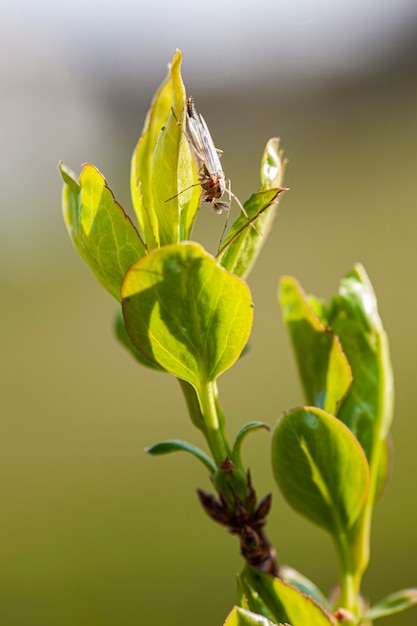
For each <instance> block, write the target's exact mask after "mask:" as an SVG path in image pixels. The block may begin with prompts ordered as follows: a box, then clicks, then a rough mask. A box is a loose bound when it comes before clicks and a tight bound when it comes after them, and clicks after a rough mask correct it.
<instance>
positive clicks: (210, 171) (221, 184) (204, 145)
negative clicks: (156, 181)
mask: <svg viewBox="0 0 417 626" xmlns="http://www.w3.org/2000/svg"><path fill="white" fill-rule="evenodd" d="M174 115H175V114H174ZM186 130H187V134H186V137H187V140H188V143H189V145H190V148H191V151H192V153H193V155H194V157H195V160H196V161H197V166H198V184H199V185H200V186H201V188H202V190H203V196H202V200H203V202H210V204H211V206H212V208H213V210H214V211H215V212H216V213H219V214H220V213H222V212H223V211H228V210H229V209H230V202H226V201H224V200H220V198H222V196H223V195H224V193H225V192H226V191H227V193H228V195H229V198H234V200H235V201H236V202H237V204H238V205H239V208H240V210H241V211H242V213H243V214H244V216H245V217H246V218H247V219H248V220H249V216H248V214H247V213H246V211H245V209H244V207H243V205H242V203H241V202H240V200H239V198H238V197H237V196H235V194H234V193H233V192H232V190H231V188H230V180H229V182H228V185H226V179H225V176H224V172H223V169H222V166H221V163H220V155H222V154H223V152H222V150H218V149H217V148H216V146H215V145H214V141H213V139H212V137H211V135H210V131H209V129H208V127H207V124H206V122H205V121H204V118H203V116H202V115H200V114H199V113H197V111H196V108H195V104H194V100H193V98H192V96H190V97H189V98H188V99H187V116H186ZM192 186H194V185H192ZM189 188H190V187H188V188H187V189H189ZM183 191H186V189H184V190H183ZM180 193H182V192H180ZM175 197H176V196H174V198H175ZM169 200H172V198H169ZM167 202H168V200H167ZM251 226H253V225H252V224H251Z"/></svg>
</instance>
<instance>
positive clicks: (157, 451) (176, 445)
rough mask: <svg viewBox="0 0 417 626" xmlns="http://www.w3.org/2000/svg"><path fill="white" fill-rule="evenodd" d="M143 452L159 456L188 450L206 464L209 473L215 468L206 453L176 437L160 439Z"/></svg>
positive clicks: (212, 472) (213, 471) (214, 470)
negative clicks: (168, 439)
mask: <svg viewBox="0 0 417 626" xmlns="http://www.w3.org/2000/svg"><path fill="white" fill-rule="evenodd" d="M145 452H147V453H148V454H150V455H152V456H161V455H163V454H171V453H172V452H189V453H190V454H192V455H193V456H194V457H195V458H196V459H198V460H199V461H201V462H202V463H203V464H204V465H205V466H206V468H207V469H208V470H209V472H210V474H214V473H215V472H216V469H217V468H216V466H215V465H214V463H213V461H212V460H211V459H210V457H208V456H207V454H205V453H204V452H203V451H202V450H200V448H197V447H196V446H193V445H191V444H190V443H187V442H186V441H180V440H177V439H174V440H171V441H161V442H160V443H156V444H155V445H153V446H151V447H150V448H146V450H145Z"/></svg>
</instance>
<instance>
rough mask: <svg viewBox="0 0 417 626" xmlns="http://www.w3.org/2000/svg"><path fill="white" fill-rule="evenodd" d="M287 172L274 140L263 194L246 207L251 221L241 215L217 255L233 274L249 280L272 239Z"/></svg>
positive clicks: (265, 166) (265, 165)
mask: <svg viewBox="0 0 417 626" xmlns="http://www.w3.org/2000/svg"><path fill="white" fill-rule="evenodd" d="M284 169H285V160H284V159H283V156H282V151H281V150H279V141H278V139H270V140H269V141H268V143H267V145H266V148H265V150H264V154H263V157H262V164H261V191H259V192H258V193H255V194H253V195H252V196H251V197H250V198H249V200H247V201H246V202H245V204H244V208H245V211H246V213H247V215H248V217H249V222H250V223H252V224H253V226H254V227H252V226H250V223H249V222H248V218H247V217H246V216H245V215H244V214H243V213H242V212H241V213H240V214H239V216H238V218H237V219H236V221H235V222H234V223H233V224H232V226H231V228H230V231H229V233H228V235H227V237H226V238H225V240H224V242H223V244H222V246H221V249H220V251H219V253H218V255H217V258H218V259H219V261H220V263H221V264H222V265H223V267H225V268H226V269H228V270H229V271H231V272H233V273H234V274H236V276H240V277H241V278H246V277H247V276H248V274H249V272H250V270H251V269H252V267H253V265H254V263H255V261H256V259H257V257H258V255H259V253H260V251H261V249H262V247H263V245H264V244H265V242H266V239H267V238H268V235H269V233H270V230H271V228H272V224H273V221H274V219H275V216H276V213H277V208H278V202H279V199H280V196H281V195H282V193H283V192H284V191H285V189H283V188H281V184H282V181H283V175H284Z"/></svg>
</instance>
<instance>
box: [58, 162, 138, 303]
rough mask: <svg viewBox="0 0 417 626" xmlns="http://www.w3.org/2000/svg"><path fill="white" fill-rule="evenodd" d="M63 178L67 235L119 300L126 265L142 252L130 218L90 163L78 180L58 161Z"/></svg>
mask: <svg viewBox="0 0 417 626" xmlns="http://www.w3.org/2000/svg"><path fill="white" fill-rule="evenodd" d="M60 171H61V174H62V177H63V179H64V183H65V184H64V189H63V213H64V219H65V223H66V225H67V228H68V232H69V234H70V237H71V239H72V241H73V243H74V246H75V247H76V248H77V250H78V252H79V253H80V255H81V256H82V257H83V259H84V260H85V261H86V263H87V264H88V265H89V267H90V269H91V270H92V271H93V272H94V274H95V275H96V277H97V278H98V280H99V281H100V282H101V283H102V285H103V286H104V287H105V288H106V289H107V290H108V291H109V292H110V293H111V294H112V295H113V296H114V297H115V298H117V299H118V300H120V299H121V297H120V287H121V284H122V280H123V277H124V275H125V273H126V271H127V270H128V268H129V267H130V266H131V265H132V264H133V263H135V261H137V260H138V259H140V258H141V257H142V256H143V255H144V254H145V252H146V251H145V247H144V244H143V242H142V240H141V239H140V237H139V234H138V232H137V230H136V229H135V227H134V226H133V224H132V222H131V221H130V219H129V218H128V216H127V215H126V213H125V212H124V211H123V209H122V207H121V206H120V204H118V203H117V202H116V200H115V199H114V196H113V194H112V192H111V190H110V189H109V187H108V186H107V182H106V180H105V178H104V177H103V176H102V174H100V172H99V171H98V170H97V169H96V168H95V167H94V166H92V165H85V166H84V169H83V171H82V172H81V175H80V180H79V181H78V180H77V179H76V177H75V175H74V174H73V173H72V172H71V171H70V170H69V169H68V168H66V167H65V166H64V165H63V164H60Z"/></svg>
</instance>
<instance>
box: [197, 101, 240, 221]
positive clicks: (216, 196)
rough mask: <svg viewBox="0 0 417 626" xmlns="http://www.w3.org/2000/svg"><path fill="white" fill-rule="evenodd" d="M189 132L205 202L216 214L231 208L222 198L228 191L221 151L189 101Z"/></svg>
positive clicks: (202, 119)
mask: <svg viewBox="0 0 417 626" xmlns="http://www.w3.org/2000/svg"><path fill="white" fill-rule="evenodd" d="M187 131H188V137H189V140H190V145H191V149H192V151H193V153H194V156H195V158H196V160H197V163H198V165H199V170H198V182H199V183H200V185H201V188H202V190H203V197H202V200H203V202H210V203H211V206H212V208H213V210H214V211H215V212H216V213H222V212H223V210H228V209H229V208H230V203H229V202H224V201H221V200H220V198H221V197H222V196H223V194H224V192H225V191H226V180H225V176H224V172H223V169H222V166H221V163H220V155H221V154H222V151H221V150H217V148H216V147H215V145H214V142H213V139H212V138H211V135H210V131H209V129H208V127H207V124H206V122H205V121H204V118H203V116H202V115H200V114H199V113H197V111H196V108H195V104H194V100H193V98H192V96H190V97H189V98H188V100H187Z"/></svg>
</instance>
